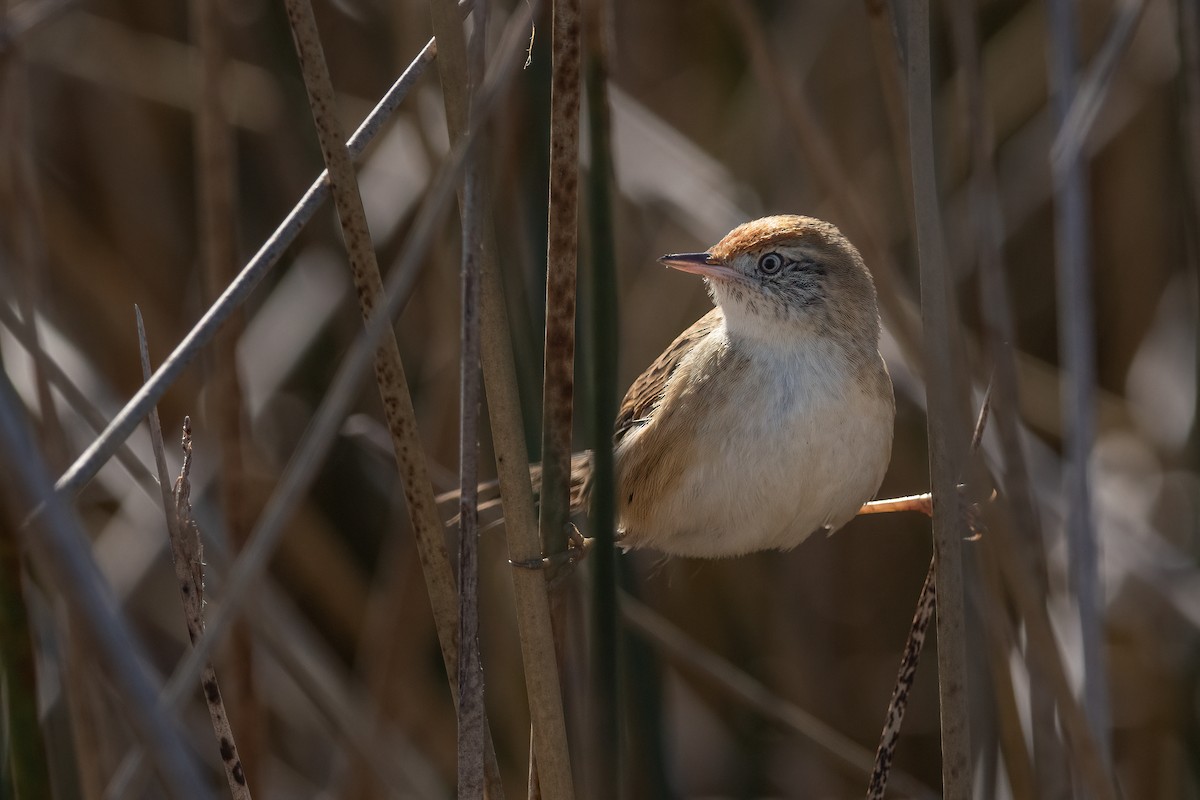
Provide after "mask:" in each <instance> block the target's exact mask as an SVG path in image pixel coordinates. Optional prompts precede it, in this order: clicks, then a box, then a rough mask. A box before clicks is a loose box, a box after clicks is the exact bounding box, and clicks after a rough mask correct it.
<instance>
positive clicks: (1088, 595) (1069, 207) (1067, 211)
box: [1048, 0, 1137, 769]
mask: <svg viewBox="0 0 1200 800" xmlns="http://www.w3.org/2000/svg"><path fill="white" fill-rule="evenodd" d="M1125 16H1126V17H1127V18H1131V19H1132V20H1136V16H1137V15H1136V12H1135V13H1133V14H1126V15H1125ZM1048 21H1049V26H1050V31H1049V33H1050V36H1049V37H1048V38H1049V48H1050V55H1049V62H1050V73H1051V75H1050V83H1051V85H1052V86H1053V88H1054V92H1053V103H1052V106H1053V109H1054V118H1055V120H1056V121H1057V122H1058V124H1059V127H1060V130H1063V131H1064V133H1065V135H1066V136H1067V138H1066V139H1063V140H1062V141H1064V142H1066V144H1064V149H1063V150H1062V151H1061V153H1062V157H1061V159H1059V160H1054V161H1052V175H1053V179H1054V213H1055V226H1054V241H1055V261H1056V262H1057V264H1058V270H1057V277H1058V294H1057V299H1058V340H1059V349H1060V352H1061V361H1062V366H1063V373H1064V384H1065V385H1064V388H1063V393H1062V417H1063V427H1064V428H1065V430H1066V436H1065V442H1064V446H1063V455H1064V460H1065V462H1066V475H1065V476H1064V486H1065V495H1066V504H1067V509H1068V513H1067V553H1068V557H1067V561H1068V563H1069V565H1070V573H1069V575H1070V588H1071V590H1072V592H1073V594H1074V595H1075V601H1076V604H1077V606H1078V610H1079V627H1080V631H1079V632H1080V638H1081V640H1082V644H1083V697H1084V708H1085V709H1086V710H1087V715H1088V719H1089V720H1090V721H1091V726H1092V734H1093V736H1094V737H1095V739H1096V744H1097V746H1098V747H1099V750H1100V757H1101V759H1102V760H1103V762H1104V765H1105V768H1106V769H1107V768H1109V767H1110V765H1111V760H1112V755H1111V752H1110V749H1109V728H1110V727H1111V719H1110V715H1109V710H1108V679H1107V674H1108V671H1107V670H1106V669H1105V664H1104V623H1103V604H1104V596H1103V592H1102V589H1101V587H1100V578H1099V565H1098V561H1099V555H1098V553H1097V545H1096V525H1095V520H1094V518H1093V509H1092V496H1091V495H1092V489H1091V478H1090V476H1089V475H1088V469H1089V466H1090V461H1091V455H1092V443H1093V440H1094V438H1095V435H1096V401H1095V397H1094V394H1095V391H1096V333H1095V326H1096V323H1095V313H1094V310H1093V307H1092V303H1093V299H1092V267H1091V247H1090V244H1089V227H1090V220H1089V211H1088V197H1089V194H1090V189H1089V177H1088V165H1087V161H1086V160H1085V156H1084V155H1083V154H1082V152H1081V149H1080V147H1079V146H1078V144H1075V143H1076V142H1078V141H1081V140H1082V138H1083V136H1084V134H1085V133H1086V130H1087V127H1088V122H1089V121H1090V120H1089V119H1088V118H1087V117H1086V114H1085V115H1084V119H1083V120H1081V121H1080V122H1079V124H1077V125H1075V126H1074V127H1072V128H1071V129H1070V130H1069V131H1068V130H1067V125H1068V123H1069V122H1070V114H1071V110H1072V106H1073V104H1075V102H1076V99H1077V98H1079V97H1080V94H1079V92H1078V90H1077V80H1076V76H1075V71H1076V69H1077V64H1076V62H1077V60H1078V58H1077V54H1076V36H1077V34H1076V19H1075V11H1074V3H1073V2H1072V0H1050V3H1049V8H1048ZM1127 27H1128V28H1129V29H1130V30H1129V33H1131V32H1132V22H1130V24H1129V25H1128V26H1127ZM1120 30H1121V28H1120V26H1119V20H1118V30H1117V34H1118V35H1116V36H1114V37H1110V41H1111V42H1116V45H1115V46H1114V47H1112V48H1109V49H1108V51H1109V52H1112V53H1113V55H1112V57H1111V58H1109V59H1108V60H1109V61H1110V62H1111V63H1112V65H1113V66H1114V67H1115V61H1116V54H1119V53H1120V51H1121V50H1122V49H1123V47H1122V46H1121V44H1120V39H1121V38H1122V37H1121V35H1120ZM1129 33H1126V34H1125V35H1124V36H1125V38H1127V37H1128V35H1129ZM1104 56H1105V52H1104V51H1102V53H1101V56H1099V57H1104ZM1109 77H1111V68H1110V69H1109V71H1107V72H1106V71H1105V70H1103V69H1101V74H1100V75H1099V76H1098V77H1097V80H1098V81H1100V83H1099V87H1101V88H1099V89H1098V90H1097V92H1098V93H1101V94H1102V90H1103V87H1105V86H1107V78H1109ZM1079 102H1081V103H1083V104H1085V105H1086V104H1088V103H1089V102H1090V101H1089V99H1087V98H1086V97H1085V98H1081V99H1080V100H1079ZM1081 107H1083V106H1081Z"/></svg>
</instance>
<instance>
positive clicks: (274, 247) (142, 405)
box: [54, 39, 437, 497]
mask: <svg viewBox="0 0 1200 800" xmlns="http://www.w3.org/2000/svg"><path fill="white" fill-rule="evenodd" d="M436 53H437V50H436V48H435V46H434V42H433V40H432V39H431V40H430V41H429V42H428V43H427V44H426V45H425V48H424V49H423V50H421V52H420V53H419V54H418V55H417V57H416V58H415V59H413V61H412V63H411V64H409V65H408V68H407V69H406V70H405V71H404V73H403V74H402V75H401V76H400V77H399V78H397V79H396V81H395V83H393V84H392V86H391V88H389V89H388V91H387V93H386V94H385V95H384V96H383V98H382V99H380V101H379V103H378V104H376V106H375V108H374V109H373V110H372V111H371V113H370V114H369V115H367V118H366V119H364V120H363V122H362V124H361V125H359V126H358V129H357V130H356V131H355V132H354V135H353V136H351V137H350V140H349V142H347V145H346V146H347V149H348V150H349V151H350V155H351V157H353V158H358V157H359V156H361V155H362V153H363V151H364V150H366V148H367V145H369V144H370V143H371V141H373V140H374V138H375V137H376V135H377V134H378V133H379V131H380V130H381V129H382V127H383V124H384V122H386V121H387V119H388V118H389V117H391V115H392V114H393V113H395V111H396V109H398V108H399V107H400V103H401V102H403V100H404V98H405V97H406V96H407V95H408V90H409V89H411V88H412V86H413V84H415V83H416V81H417V79H418V78H420V77H421V74H422V73H423V72H424V71H425V68H426V67H428V66H429V64H431V63H432V62H433V59H434V56H435V55H436ZM328 197H329V172H328V171H324V172H322V173H321V174H320V175H319V176H318V177H317V179H316V180H315V181H313V183H312V185H311V186H309V188H308V191H306V192H305V193H304V196H303V197H302V198H301V199H300V202H299V203H297V204H296V206H295V207H294V208H293V209H292V210H291V212H290V213H289V214H288V215H287V217H286V218H285V219H284V220H283V222H281V223H280V224H279V227H277V228H276V229H275V231H274V233H272V234H271V236H270V237H268V239H267V240H266V241H265V242H264V243H263V245H262V247H260V248H259V250H258V252H257V253H256V254H255V255H254V257H253V258H251V259H250V261H249V262H248V263H247V264H246V266H245V267H243V268H242V271H241V272H240V273H238V276H237V278H235V279H234V281H233V282H232V283H230V284H229V286H228V287H226V289H225V291H224V292H222V294H221V296H220V297H219V298H217V300H216V302H214V303H213V304H212V305H211V306H210V307H209V308H208V310H207V311H206V312H205V313H204V316H202V317H201V318H200V321H199V322H197V323H196V324H195V325H194V326H193V327H192V329H191V330H190V331H188V333H187V335H186V336H184V338H183V339H182V341H180V342H179V344H178V345H177V346H176V347H175V349H174V350H173V351H172V352H171V355H170V356H168V357H167V359H166V360H165V361H163V363H162V364H161V365H160V366H159V368H158V371H156V372H155V373H154V376H153V377H152V378H151V379H150V380H149V381H147V382H146V383H144V384H143V385H142V387H141V388H140V389H139V390H138V391H137V392H136V393H135V394H134V396H133V397H131V398H130V399H129V402H127V403H126V404H125V406H124V407H123V408H122V409H121V410H120V412H118V413H117V415H116V416H115V417H113V419H112V421H111V422H110V423H109V424H108V426H107V427H105V429H104V431H103V432H102V433H101V434H100V435H99V436H98V437H96V440H95V441H93V442H92V443H91V444H90V445H88V447H87V449H86V450H84V452H83V453H81V454H80V456H79V457H78V458H77V459H75V462H74V463H73V464H72V465H71V466H70V467H68V468H67V470H66V472H64V473H63V474H62V475H61V476H60V477H59V479H58V480H57V481H56V482H55V485H54V491H55V493H56V494H58V495H60V496H62V497H71V496H74V495H75V494H76V493H77V492H78V491H79V490H80V489H82V488H83V487H84V486H85V485H86V484H87V483H88V481H90V480H91V479H92V478H93V477H95V475H96V473H97V472H99V471H100V468H101V467H102V466H104V464H105V463H107V462H108V460H109V459H110V458H112V456H113V454H114V453H115V452H116V451H117V450H118V449H119V448H120V447H121V445H122V444H123V443H124V442H125V440H126V439H128V438H129V435H130V434H131V433H133V431H134V429H135V428H136V427H137V426H138V424H139V423H140V422H141V420H142V419H143V418H144V417H145V416H146V415H147V414H149V413H150V408H151V407H152V406H154V405H155V404H156V403H158V401H159V400H160V399H162V396H163V395H164V394H165V393H166V391H167V389H168V388H169V387H170V386H171V384H172V383H174V382H175V380H176V379H177V378H178V377H179V376H180V375H181V374H182V373H183V370H184V369H185V368H186V367H187V365H188V364H189V363H191V360H192V359H193V358H195V357H196V354H197V353H198V352H200V350H201V349H202V348H204V347H205V346H207V345H208V343H209V342H210V341H212V339H213V337H214V336H215V335H216V333H217V331H218V330H220V328H221V326H222V325H223V324H224V323H225V321H226V320H227V319H228V318H229V316H230V315H231V314H232V313H233V312H234V311H235V310H236V309H237V308H238V307H240V306H241V304H242V303H243V302H245V301H246V298H248V297H249V296H250V293H251V292H252V291H254V287H255V286H257V285H258V282H259V281H260V280H262V279H263V276H265V275H266V274H267V272H269V271H270V269H271V268H272V267H273V266H275V264H277V263H278V262H279V259H280V258H281V257H282V256H283V253H284V251H286V250H287V248H288V247H289V246H290V245H291V244H292V242H294V241H295V240H296V237H297V236H299V235H300V231H302V230H303V229H304V226H305V225H307V224H308V222H309V220H311V219H312V218H313V216H315V215H316V213H317V210H318V209H320V207H321V205H322V204H323V203H324V202H325V200H326V198H328Z"/></svg>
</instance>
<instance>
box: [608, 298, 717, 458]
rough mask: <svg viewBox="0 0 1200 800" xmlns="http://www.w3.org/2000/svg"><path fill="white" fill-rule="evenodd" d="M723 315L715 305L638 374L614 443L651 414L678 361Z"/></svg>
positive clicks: (616, 427) (623, 407)
mask: <svg viewBox="0 0 1200 800" xmlns="http://www.w3.org/2000/svg"><path fill="white" fill-rule="evenodd" d="M722 319H724V317H722V315H721V309H719V308H714V309H713V310H712V311H710V312H708V313H707V314H705V315H704V316H703V317H701V318H700V319H698V320H696V322H695V323H693V325H692V326H691V327H690V328H688V329H687V330H686V331H684V332H683V333H681V334H679V337H678V338H676V339H675V341H673V342H671V344H670V346H669V347H667V349H666V350H664V351H663V352H662V355H660V356H659V357H658V358H656V359H655V360H654V363H653V364H651V365H650V366H649V367H647V368H646V371H645V372H643V373H642V374H641V375H639V376H638V379H637V380H636V381H634V382H633V385H632V386H630V387H629V391H628V392H626V393H625V399H624V400H622V401H621V411H620V413H618V414H617V423H616V426H615V427H614V429H613V444H614V445H616V444H618V443H620V441H621V439H622V437H624V436H625V434H626V433H628V432H629V431H630V430H632V429H633V428H635V427H637V426H638V425H640V424H641V423H642V422H644V421H645V420H646V418H647V417H649V416H650V412H651V411H653V410H654V406H655V405H656V404H657V403H658V401H659V400H660V399H661V398H662V396H663V392H665V391H666V389H667V381H668V380H670V378H671V375H672V374H674V372H675V369H676V368H677V367H678V366H679V362H680V361H682V360H683V357H684V356H685V355H686V354H687V352H688V351H689V350H691V349H692V347H693V346H694V345H695V344H696V342H697V341H699V340H700V339H702V338H704V337H705V336H707V335H708V334H709V333H710V332H712V330H713V329H715V328H716V327H717V326H718V325H720V324H721V321H722Z"/></svg>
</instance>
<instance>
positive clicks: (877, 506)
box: [858, 483, 996, 541]
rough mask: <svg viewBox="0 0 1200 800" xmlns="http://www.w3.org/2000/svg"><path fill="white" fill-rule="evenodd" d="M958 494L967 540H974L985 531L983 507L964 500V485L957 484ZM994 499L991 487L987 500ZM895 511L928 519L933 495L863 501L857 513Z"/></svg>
mask: <svg viewBox="0 0 1200 800" xmlns="http://www.w3.org/2000/svg"><path fill="white" fill-rule="evenodd" d="M958 494H959V497H961V498H962V499H963V500H964V501H965V502H964V503H963V510H964V514H963V515H964V517H965V520H964V521H965V523H966V525H967V528H968V529H969V530H970V531H971V536H970V537H968V539H969V541H975V540H976V539H978V538H979V537H981V536H982V535H983V534H985V533H987V526H986V525H985V524H984V522H983V509H982V507H981V505H980V504H979V503H975V502H966V486H965V485H963V484H961V483H960V484H959V485H958ZM995 499H996V491H995V490H994V489H993V490H992V493H991V495H990V496H989V497H988V500H987V502H989V503H990V502H992V501H993V500H995ZM897 511H917V512H920V513H922V514H924V515H925V516H927V517H929V518H930V519H932V518H933V495H932V494H931V493H929V492H926V493H924V494H913V495H909V496H907V497H892V498H889V499H887V500H872V501H871V502H869V503H865V504H864V505H863V507H862V508H861V509H859V511H858V513H859V514H891V513H894V512H897Z"/></svg>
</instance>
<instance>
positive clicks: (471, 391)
mask: <svg viewBox="0 0 1200 800" xmlns="http://www.w3.org/2000/svg"><path fill="white" fill-rule="evenodd" d="M487 8H488V4H487V1H486V0H478V2H476V4H475V12H474V21H475V29H474V31H473V32H472V34H471V42H470V57H469V61H470V70H469V76H468V77H469V79H470V83H471V91H470V92H469V94H473V93H474V91H477V90H478V87H479V81H480V80H481V79H482V78H483V67H484V45H485V43H486V35H487ZM480 133H482V131H481V132H480ZM482 163H483V153H482V148H481V147H476V148H475V149H474V151H473V153H472V155H471V156H470V158H469V159H468V161H467V165H466V168H465V175H464V177H463V190H462V194H463V205H462V241H463V244H462V293H461V302H462V334H461V336H462V343H461V352H460V354H459V395H460V400H459V413H460V416H459V419H460V423H459V450H458V455H459V473H458V474H459V483H458V487H459V505H458V529H459V538H458V585H459V616H458V619H459V628H458V630H459V643H460V645H459V650H458V796H459V798H463V799H464V800H466V799H468V798H471V799H473V798H480V799H481V800H482V798H483V796H484V738H485V730H486V719H487V718H486V716H485V714H484V704H483V701H484V686H483V672H482V670H481V667H480V659H479V411H480V403H481V400H482V393H483V387H482V385H481V384H482V375H481V373H480V356H479V350H480V321H479V305H480V272H481V264H480V262H481V258H482V252H483V229H484V214H485V212H486V208H487V203H486V199H485V198H484V197H483V195H482V188H483V185H482V172H483V170H482ZM435 503H436V500H435Z"/></svg>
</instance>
